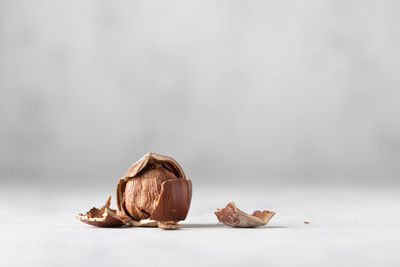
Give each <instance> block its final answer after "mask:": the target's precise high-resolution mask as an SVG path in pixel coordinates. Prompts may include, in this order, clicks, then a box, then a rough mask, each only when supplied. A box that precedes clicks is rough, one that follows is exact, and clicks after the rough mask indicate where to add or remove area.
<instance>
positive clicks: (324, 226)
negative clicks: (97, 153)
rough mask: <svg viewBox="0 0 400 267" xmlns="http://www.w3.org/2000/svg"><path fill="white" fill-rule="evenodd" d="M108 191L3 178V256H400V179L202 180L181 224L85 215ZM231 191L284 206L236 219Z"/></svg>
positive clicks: (65, 262)
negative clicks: (220, 211)
mask: <svg viewBox="0 0 400 267" xmlns="http://www.w3.org/2000/svg"><path fill="white" fill-rule="evenodd" d="M104 192H105V190H103V189H99V190H96V189H93V190H91V191H85V190H84V189H81V190H73V189H71V188H62V187H59V188H57V189H54V188H53V189H50V188H47V189H44V190H43V189H38V187H30V188H23V187H20V188H17V187H14V186H2V187H1V188H0V207H1V215H0V232H1V238H0V251H1V256H0V266H223V265H226V266H307V267H310V266H352V267H353V266H400V253H399V252H398V251H399V244H400V215H399V212H400V194H399V192H400V189H399V188H389V187H387V188H384V187H379V188H377V187H375V188H374V187H368V188H357V187H347V188H341V187H326V186H325V187H317V186H308V187H305V186H304V187H288V186H281V187H272V188H271V187H267V186H260V187H258V188H256V189H254V188H253V189H249V187H242V188H240V187H224V188H222V187H216V188H211V187H196V188H195V191H194V195H193V201H192V207H191V210H190V213H189V216H188V218H187V220H186V221H184V222H183V223H182V224H183V229H182V230H179V231H164V230H160V229H154V228H126V229H103V228H95V227H91V226H88V225H85V224H83V223H81V222H79V221H78V220H76V219H75V217H74V216H75V215H76V214H77V213H78V212H83V211H86V210H87V209H88V208H90V207H92V206H93V205H101V204H102V203H103V202H104V201H105V199H106V194H105V193H104ZM110 192H111V193H112V191H110ZM113 200H114V201H115V199H113ZM230 200H234V201H235V203H236V204H237V206H238V207H239V208H241V209H243V210H245V211H250V210H252V209H262V208H264V209H270V210H274V211H276V213H277V214H276V215H275V217H274V218H272V219H271V221H270V223H269V224H268V225H267V226H266V227H261V228H256V229H234V228H229V227H227V226H224V225H221V224H218V223H217V220H216V218H215V216H214V214H213V211H214V210H215V209H216V208H217V207H222V206H224V204H226V203H227V202H228V201H230ZM113 204H115V203H113ZM114 207H115V205H114ZM304 221H309V222H310V224H304Z"/></svg>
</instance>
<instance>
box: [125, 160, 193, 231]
mask: <svg viewBox="0 0 400 267" xmlns="http://www.w3.org/2000/svg"><path fill="white" fill-rule="evenodd" d="M191 198H192V183H191V181H190V180H189V179H186V177H185V173H184V172H183V170H182V168H181V166H180V165H179V164H178V163H177V162H176V161H175V160H174V159H172V158H170V157H167V156H162V155H159V154H156V153H148V154H146V155H144V156H143V157H142V158H141V159H140V160H138V161H137V162H136V163H135V164H133V165H132V166H131V167H130V168H129V169H128V171H127V172H126V173H125V175H124V177H122V178H121V179H120V180H119V182H118V185H117V205H118V210H119V211H120V212H121V214H122V215H123V216H127V217H129V218H131V219H132V220H134V221H140V220H146V219H150V220H154V221H157V222H161V224H160V223H159V226H160V225H162V226H164V227H160V228H163V229H176V228H178V226H171V225H173V224H174V223H171V222H175V224H176V222H177V221H181V220H184V219H186V216H187V213H188V211H189V208H190V202H191ZM164 222H168V223H164ZM166 225H168V227H167V226H166Z"/></svg>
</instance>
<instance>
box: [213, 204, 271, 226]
mask: <svg viewBox="0 0 400 267" xmlns="http://www.w3.org/2000/svg"><path fill="white" fill-rule="evenodd" d="M214 213H215V215H216V216H217V218H218V220H219V221H220V222H222V223H224V224H226V225H228V226H232V227H239V228H250V227H257V226H262V225H266V224H267V223H268V222H269V220H270V219H271V218H272V217H273V216H274V215H275V212H273V211H269V210H264V211H260V210H255V211H254V212H253V214H251V215H250V214H248V213H245V212H243V211H241V210H239V209H238V208H237V207H236V206H235V204H234V203H233V202H230V203H228V204H227V205H226V206H225V207H224V208H222V209H217V211H216V212H214Z"/></svg>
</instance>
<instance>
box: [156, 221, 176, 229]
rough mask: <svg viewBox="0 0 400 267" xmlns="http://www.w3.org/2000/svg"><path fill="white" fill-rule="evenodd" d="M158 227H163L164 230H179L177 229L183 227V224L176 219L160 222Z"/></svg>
mask: <svg viewBox="0 0 400 267" xmlns="http://www.w3.org/2000/svg"><path fill="white" fill-rule="evenodd" d="M158 228H161V229H164V230H177V229H181V228H182V225H180V224H177V223H176V222H175V221H168V222H158Z"/></svg>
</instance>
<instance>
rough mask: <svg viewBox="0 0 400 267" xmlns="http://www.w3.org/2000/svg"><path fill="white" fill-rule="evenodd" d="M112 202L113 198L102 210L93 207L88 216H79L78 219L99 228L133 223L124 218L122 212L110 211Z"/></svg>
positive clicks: (108, 200)
mask: <svg viewBox="0 0 400 267" xmlns="http://www.w3.org/2000/svg"><path fill="white" fill-rule="evenodd" d="M110 200H111V196H109V197H108V199H107V201H106V204H104V206H103V207H101V208H100V209H98V208H95V207H93V208H92V209H90V210H89V211H88V212H87V213H86V214H78V215H77V216H76V217H77V218H78V219H79V220H80V221H81V222H84V223H87V224H90V225H93V226H97V227H120V226H123V225H125V224H127V223H128V222H129V221H131V219H130V218H128V217H126V216H122V214H120V212H118V211H116V210H114V209H110Z"/></svg>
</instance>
